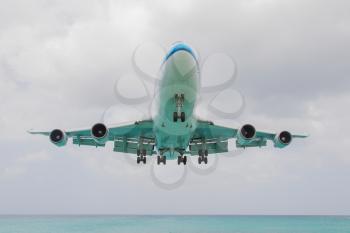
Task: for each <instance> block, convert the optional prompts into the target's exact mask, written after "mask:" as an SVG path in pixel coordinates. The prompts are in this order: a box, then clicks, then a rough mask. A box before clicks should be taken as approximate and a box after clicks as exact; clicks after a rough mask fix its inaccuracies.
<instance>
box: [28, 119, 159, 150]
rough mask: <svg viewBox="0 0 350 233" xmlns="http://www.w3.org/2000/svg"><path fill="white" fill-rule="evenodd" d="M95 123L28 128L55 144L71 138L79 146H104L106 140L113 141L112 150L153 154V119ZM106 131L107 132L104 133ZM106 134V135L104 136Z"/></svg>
mask: <svg viewBox="0 0 350 233" xmlns="http://www.w3.org/2000/svg"><path fill="white" fill-rule="evenodd" d="M103 126H104V125H103V124H96V125H95V126H94V127H96V128H95V129H96V130H95V132H92V131H93V130H94V127H93V128H92V129H91V128H85V129H72V130H67V131H63V130H58V129H54V130H52V131H41V130H29V131H28V132H29V133H31V134H41V135H45V136H49V138H50V140H51V142H52V143H54V144H56V145H57V146H64V145H66V143H67V141H68V139H69V138H72V139H73V144H76V145H79V146H95V147H102V146H105V144H106V142H108V141H113V142H114V149H113V150H114V151H116V152H124V153H131V154H137V153H138V152H137V151H138V150H139V149H140V150H145V151H146V154H147V155H151V154H153V152H154V150H153V148H154V144H155V135H154V133H153V121H152V120H144V121H137V122H135V123H131V124H124V125H111V126H105V128H106V129H104V128H103ZM104 130H106V131H105V132H104ZM106 132H108V133H106ZM104 135H106V136H104Z"/></svg>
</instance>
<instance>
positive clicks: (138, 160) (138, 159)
mask: <svg viewBox="0 0 350 233" xmlns="http://www.w3.org/2000/svg"><path fill="white" fill-rule="evenodd" d="M140 161H141V158H140V156H137V159H136V162H137V164H139V163H140Z"/></svg>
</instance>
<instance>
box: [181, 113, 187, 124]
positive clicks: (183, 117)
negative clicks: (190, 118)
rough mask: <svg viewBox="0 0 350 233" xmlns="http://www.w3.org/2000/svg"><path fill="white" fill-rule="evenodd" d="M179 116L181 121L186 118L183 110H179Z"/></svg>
mask: <svg viewBox="0 0 350 233" xmlns="http://www.w3.org/2000/svg"><path fill="white" fill-rule="evenodd" d="M180 118H181V122H185V120H186V117H185V112H181V115H180Z"/></svg>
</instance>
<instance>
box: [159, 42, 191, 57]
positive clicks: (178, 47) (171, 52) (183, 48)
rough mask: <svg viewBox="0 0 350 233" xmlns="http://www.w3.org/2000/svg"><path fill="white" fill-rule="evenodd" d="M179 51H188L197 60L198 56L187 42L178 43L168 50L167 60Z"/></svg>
mask: <svg viewBox="0 0 350 233" xmlns="http://www.w3.org/2000/svg"><path fill="white" fill-rule="evenodd" d="M179 51H183V52H186V53H189V54H190V55H191V56H192V57H193V58H194V59H195V60H196V56H195V54H194V52H193V50H192V49H191V47H190V46H188V45H186V44H185V43H182V42H180V43H176V44H175V45H174V46H173V47H172V48H171V49H170V50H169V52H168V54H167V55H166V57H165V61H166V60H168V59H169V58H170V57H171V56H172V55H174V54H175V53H177V52H179Z"/></svg>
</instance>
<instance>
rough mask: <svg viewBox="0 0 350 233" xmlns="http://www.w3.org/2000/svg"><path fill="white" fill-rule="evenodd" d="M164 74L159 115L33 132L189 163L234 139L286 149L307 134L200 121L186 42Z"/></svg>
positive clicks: (195, 75)
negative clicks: (123, 123) (108, 124)
mask: <svg viewBox="0 0 350 233" xmlns="http://www.w3.org/2000/svg"><path fill="white" fill-rule="evenodd" d="M161 74H162V78H161V81H160V83H159V89H158V92H157V93H156V95H155V96H156V97H155V98H156V101H157V106H158V108H157V114H156V116H155V117H154V119H150V120H142V121H137V122H135V123H132V124H127V125H117V126H113V125H110V126H106V125H104V124H102V123H98V124H95V125H94V126H93V127H92V128H88V129H81V130H67V131H64V130H59V129H54V130H52V131H37V130H30V131H29V132H30V133H32V134H43V135H47V136H49V138H50V140H51V142H52V143H54V144H55V145H57V146H64V145H66V143H67V141H68V138H73V144H76V145H79V146H81V145H86V146H95V147H101V146H104V145H105V144H106V143H107V142H108V141H113V143H114V151H115V152H123V153H130V154H135V155H137V163H141V162H143V163H146V157H147V156H152V155H157V163H158V164H160V163H164V164H166V161H167V160H169V159H170V160H172V159H177V162H178V164H181V163H183V164H186V163H187V155H189V156H198V162H199V163H202V162H203V163H205V164H206V163H207V162H208V155H210V154H218V153H224V152H228V140H229V139H234V138H236V146H237V147H243V148H246V147H262V146H266V144H267V140H271V141H273V143H274V145H275V147H277V148H283V147H285V146H287V145H289V144H290V142H291V141H292V139H293V138H304V137H307V135H293V134H291V133H289V132H288V131H282V132H281V133H277V134H276V133H268V132H260V131H256V130H255V128H254V126H252V125H250V124H245V125H243V126H242V127H241V128H239V129H235V128H229V127H224V126H218V125H215V124H214V123H213V122H211V121H203V120H199V119H197V118H196V117H195V115H194V108H195V105H196V101H197V99H198V94H199V93H198V91H199V80H200V79H199V77H200V73H199V65H198V62H197V59H196V56H195V54H194V52H193V51H192V49H191V48H190V47H189V46H187V45H186V44H184V43H177V44H176V45H175V46H173V47H172V48H171V50H170V51H169V52H168V54H167V55H166V57H165V59H164V62H163V64H162V66H161Z"/></svg>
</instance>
